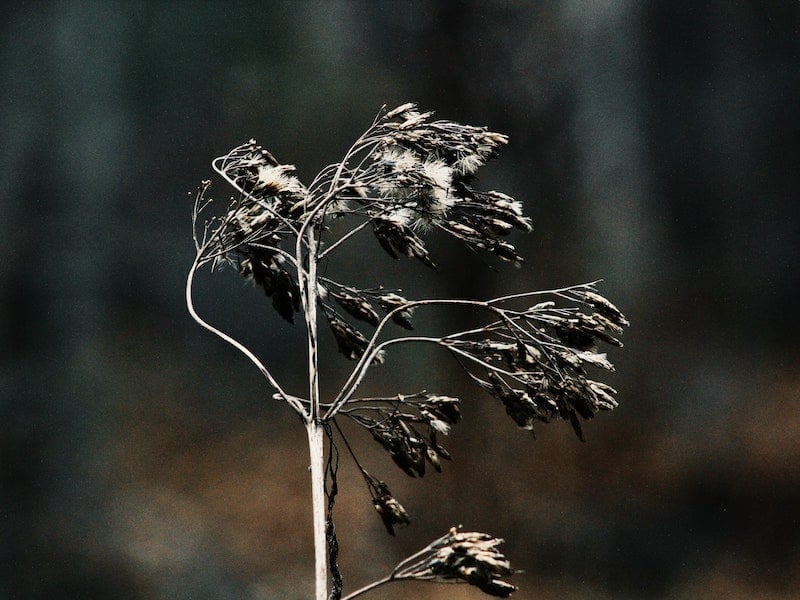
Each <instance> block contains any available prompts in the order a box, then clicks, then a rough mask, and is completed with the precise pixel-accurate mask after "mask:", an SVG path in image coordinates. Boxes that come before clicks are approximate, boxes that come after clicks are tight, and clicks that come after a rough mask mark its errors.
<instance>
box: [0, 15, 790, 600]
mask: <svg viewBox="0 0 800 600" xmlns="http://www.w3.org/2000/svg"><path fill="white" fill-rule="evenodd" d="M0 16H1V17H2V26H1V29H0V31H2V40H1V41H0V48H1V50H0V73H2V76H3V81H4V85H3V89H2V92H1V93H0V124H1V125H0V132H1V135H0V152H2V160H1V161H0V165H1V166H0V232H2V235H0V336H1V337H0V357H1V361H2V362H0V401H1V402H2V404H1V405H0V410H1V411H2V413H0V414H1V415H2V421H3V425H2V436H0V465H1V468H2V492H1V493H2V496H1V499H0V532H1V533H2V560H1V561H0V597H2V598H43V599H44V598H48V599H49V598H131V599H140V598H186V599H189V598H191V599H198V598H209V599H211V598H214V599H218V598H252V599H259V600H260V599H267V598H298V599H300V598H308V597H310V596H311V589H312V584H311V575H312V566H311V563H312V556H313V555H312V551H311V548H310V527H311V525H310V514H308V513H309V511H310V509H309V492H308V482H307V472H306V465H307V457H306V447H305V436H304V432H303V430H302V427H301V426H300V425H299V423H297V420H296V418H294V417H293V416H292V414H291V413H290V412H289V410H288V409H286V408H285V407H283V406H280V405H277V404H276V403H274V402H273V401H271V400H270V399H269V397H268V396H269V393H268V389H267V388H266V386H265V385H264V384H263V382H262V381H261V380H260V379H259V375H258V373H257V371H255V369H253V368H252V366H250V365H249V363H247V361H246V360H245V359H244V358H243V357H241V356H240V355H238V354H237V353H236V352H235V351H234V350H233V349H232V348H230V347H228V346H226V345H224V344H223V343H222V342H221V341H219V340H217V339H215V338H213V337H212V336H210V335H209V334H207V333H206V332H204V331H203V330H201V329H200V328H199V327H197V326H196V325H195V324H194V323H193V322H192V321H191V320H190V318H189V317H188V315H187V313H186V309H185V306H184V304H183V292H184V289H183V286H184V281H185V274H186V271H187V269H188V266H189V265H190V263H191V260H192V258H193V246H192V242H191V237H190V236H191V230H190V220H189V216H190V208H191V200H192V198H191V193H192V192H193V190H194V188H195V186H196V185H197V184H199V182H200V181H201V180H202V179H206V178H210V177H211V175H212V171H211V168H210V161H211V159H212V158H213V157H215V156H218V155H220V154H223V153H225V152H226V151H227V150H229V149H230V148H231V147H233V146H234V145H237V144H239V143H242V142H245V141H247V140H248V139H249V138H256V139H257V140H258V141H259V143H261V144H263V145H264V146H265V147H267V148H269V149H270V150H271V151H272V152H273V154H275V155H276V156H277V157H278V158H279V159H280V160H282V161H284V162H288V163H292V164H296V165H297V166H298V172H299V174H300V176H301V178H302V179H304V180H305V181H310V180H311V178H312V177H313V176H314V174H315V173H316V172H317V171H318V170H319V169H320V168H322V167H323V166H325V165H326V164H328V163H330V162H333V161H335V160H338V157H340V156H341V155H342V153H343V152H344V151H345V150H346V149H347V147H348V146H349V145H350V143H351V142H352V141H353V140H354V139H355V138H356V137H357V135H358V134H359V133H361V131H363V130H364V129H365V128H366V127H367V126H368V125H369V123H370V122H371V120H372V118H373V116H374V115H375V113H376V112H377V110H378V109H379V108H380V106H381V105H383V104H384V103H385V104H388V105H390V106H392V105H397V104H400V103H403V102H407V101H414V102H417V103H418V104H419V105H420V106H421V107H422V108H423V109H435V110H436V111H437V114H438V115H440V116H441V117H442V118H447V119H452V120H460V121H464V122H467V123H472V124H476V125H484V124H485V125H489V126H490V127H491V128H492V129H493V130H495V131H500V132H503V133H507V134H509V136H510V137H511V143H510V145H509V146H508V148H507V149H506V151H505V152H504V154H503V155H502V156H501V158H500V159H499V160H498V161H496V162H495V163H493V164H491V165H489V166H488V167H487V168H486V169H485V172H484V174H483V175H482V179H481V185H482V186H483V187H484V188H486V189H492V188H494V189H499V190H502V191H504V192H506V193H508V194H510V195H513V196H514V197H516V198H518V199H520V200H522V201H523V202H524V204H525V207H526V211H527V213H528V214H529V215H530V216H531V217H532V218H533V222H534V232H533V234H531V235H530V236H527V237H526V238H523V237H517V238H514V242H515V244H516V245H517V247H518V248H519V249H520V250H521V253H522V254H523V255H524V256H525V257H526V258H527V264H526V266H525V268H523V269H522V270H514V269H511V268H509V267H507V266H505V265H498V264H496V263H495V261H493V260H492V259H491V258H490V257H479V256H474V255H472V254H470V253H469V252H466V251H465V250H464V249H463V248H460V247H457V246H453V245H448V244H447V243H444V242H438V241H437V240H433V241H432V242H431V248H432V251H433V252H435V253H436V261H437V264H439V265H440V267H441V268H440V271H439V272H438V273H432V272H429V271H426V270H425V269H424V267H421V266H420V265H418V264H414V263H413V262H411V261H407V262H403V263H398V264H390V263H389V262H388V261H387V260H386V259H385V257H384V256H383V255H381V254H380V249H379V247H378V246H377V245H376V244H374V242H373V243H370V244H366V245H364V246H363V248H360V247H358V248H356V249H355V251H353V252H352V258H353V263H352V264H348V265H345V266H343V267H340V268H341V269H343V272H344V273H348V272H350V273H351V275H352V276H353V277H360V278H363V279H366V280H369V279H371V278H372V277H373V276H374V277H375V278H376V279H378V280H377V281H374V283H375V284H377V283H384V284H389V285H392V281H387V280H386V277H388V275H391V276H394V275H395V274H397V277H399V278H401V283H402V286H403V287H404V288H405V289H406V290H407V292H408V295H409V296H412V297H421V296H423V295H429V296H436V297H452V296H467V297H477V298H488V297H492V296H494V295H499V294H501V293H511V292H515V291H521V290H525V289H534V288H541V289H544V288H548V287H554V286H563V285H567V284H572V283H581V282H585V281H591V280H594V279H598V278H603V279H604V280H605V281H604V283H603V284H602V288H601V289H602V291H603V293H604V294H606V295H608V297H610V298H611V299H612V300H613V301H614V302H615V303H616V304H617V305H618V306H620V307H621V308H622V309H623V310H624V311H625V312H626V314H627V316H628V318H629V319H630V321H631V322H632V327H631V328H630V330H629V331H627V332H626V335H625V343H626V347H625V348H624V349H623V350H619V351H614V352H613V353H612V358H613V359H614V361H615V363H616V364H617V372H616V373H615V374H614V375H613V377H612V380H613V381H612V383H613V384H614V385H615V386H616V387H617V388H618V390H619V399H620V401H621V406H620V408H619V409H617V411H615V413H612V414H603V415H601V416H600V417H599V418H598V419H596V420H595V421H593V422H591V423H588V424H587V425H586V427H585V432H586V434H587V438H588V441H587V443H585V444H581V443H580V442H578V441H577V440H575V439H574V437H573V436H572V434H571V431H570V430H569V429H570V428H569V426H567V425H566V424H563V423H559V424H552V425H550V426H547V427H542V428H540V429H539V430H538V432H537V433H538V439H537V440H536V441H535V442H534V441H532V440H531V439H530V437H529V435H527V434H526V433H525V432H521V431H518V430H516V428H515V426H514V424H513V422H512V421H511V420H510V419H509V418H508V417H507V416H505V415H504V414H503V409H502V407H501V406H498V405H496V404H495V403H494V402H493V401H492V399H491V398H489V397H488V396H482V395H481V394H480V393H479V392H477V391H475V390H474V389H473V388H471V387H469V382H467V381H465V380H464V377H463V375H462V374H461V373H460V371H459V370H458V369H456V368H454V364H453V362H452V361H451V360H449V359H448V357H446V356H442V355H439V354H435V353H431V354H430V355H427V354H425V355H423V356H420V355H419V354H417V353H416V352H414V353H412V352H408V353H406V354H403V353H400V354H398V355H397V356H394V357H390V360H389V362H388V364H387V365H384V366H383V367H382V369H383V371H381V372H376V373H377V375H376V376H375V377H373V379H372V380H371V382H370V384H369V385H370V388H369V389H371V390H372V391H378V390H380V391H381V392H384V393H389V394H393V393H397V392H410V391H415V390H418V389H421V388H423V387H424V388H428V389H434V390H436V391H439V392H442V393H448V394H451V395H458V396H459V397H461V398H462V399H463V400H464V402H465V407H464V413H465V415H464V417H465V418H464V422H463V423H462V424H461V425H459V426H458V427H457V428H455V430H454V431H453V432H452V434H451V436H450V439H449V440H447V447H448V449H449V450H450V451H451V453H452V454H453V455H454V461H453V463H452V464H450V463H448V464H446V465H444V473H443V474H441V475H436V474H431V475H429V476H427V477H425V479H424V480H419V481H415V480H410V479H408V478H407V477H406V476H405V475H404V474H403V473H402V472H400V471H399V470H398V469H396V467H394V465H392V464H391V461H390V460H389V459H388V457H387V456H385V454H384V453H382V451H381V450H380V448H378V447H377V446H376V445H375V444H373V443H372V442H371V441H370V440H369V439H367V438H366V437H364V436H362V435H360V434H359V432H355V431H354V432H352V436H351V437H352V442H353V444H354V446H355V447H356V448H357V449H358V451H359V452H360V454H361V455H362V456H363V461H364V462H365V464H366V465H367V468H369V469H370V471H371V472H373V473H374V474H375V475H377V476H379V477H380V478H382V479H385V480H386V481H387V483H389V485H390V486H391V488H392V491H393V492H394V494H395V495H396V496H397V497H398V498H399V499H400V500H401V501H402V502H403V504H404V505H405V506H406V508H407V509H408V510H409V511H410V512H411V515H412V520H413V522H412V525H411V526H410V527H409V528H406V529H404V530H402V531H399V532H398V536H397V538H387V536H386V535H385V532H384V531H383V528H382V525H381V523H380V521H379V519H378V517H377V516H376V515H375V514H374V511H373V509H372V507H371V505H370V503H369V497H368V495H367V491H366V489H365V487H364V485H363V482H362V481H360V480H359V479H358V476H357V474H356V473H355V471H354V469H353V468H352V467H351V466H350V465H349V464H348V463H347V461H346V460H345V459H344V457H343V460H342V469H341V472H340V488H341V491H340V496H339V502H338V504H337V507H336V511H337V513H336V515H337V519H338V528H339V541H340V544H341V546H342V554H341V561H342V568H343V572H344V575H345V586H346V589H349V590H351V591H352V590H353V589H355V588H356V587H358V586H360V585H362V584H364V583H367V582H368V581H370V580H371V579H373V578H376V577H378V576H380V575H382V574H385V573H386V572H387V571H388V569H390V568H391V566H393V565H394V564H395V563H396V562H397V561H398V560H399V559H400V558H402V557H403V556H405V555H406V554H408V553H410V552H411V551H413V550H415V549H417V548H419V547H422V546H424V545H425V544H426V543H427V542H428V541H430V540H432V539H434V538H435V537H438V536H439V535H440V534H442V533H444V532H445V531H446V530H447V529H448V528H449V527H450V526H452V525H455V524H457V523H463V524H464V525H465V527H467V528H470V529H483V530H486V531H489V532H490V533H492V534H494V535H498V536H501V537H504V538H505V539H506V540H507V543H506V546H505V550H506V552H507V554H508V555H509V556H510V558H511V559H512V562H513V564H514V565H515V566H516V567H517V568H519V569H522V570H524V573H522V574H520V575H518V576H516V577H515V578H514V582H515V583H517V584H518V585H520V586H521V588H522V589H521V590H520V591H519V592H518V593H517V594H516V595H515V596H514V597H515V598H520V599H522V598H587V599H588V598H687V599H688V598H719V597H725V598H792V597H796V593H797V591H796V590H797V589H800V521H799V520H798V516H797V515H798V510H797V507H798V506H800V344H799V343H798V339H800V335H799V334H800V327H799V326H798V319H797V314H796V313H797V307H798V304H799V301H800V218H799V217H798V208H797V201H798V190H800V168H798V160H799V159H800V109H798V107H800V5H798V4H797V3H796V2H783V3H782V2H732V3H724V4H719V5H712V4H707V3H694V2H678V3H675V2H668V1H664V0H656V1H653V2H647V3H636V2H615V3H606V2H581V1H577V0H574V1H569V2H567V1H565V2H539V3H530V4H529V3H524V2H509V3H500V2H490V3H484V2H476V1H475V2H453V3H449V2H448V3H445V2H397V3H390V2H330V3H328V2H307V3H306V2H265V3H261V2H253V3H228V2H224V3H223V2H206V3H202V2H141V3H138V2H123V3H115V2H19V3H17V4H16V6H15V7H14V8H12V7H10V6H9V7H6V8H3V9H0ZM212 189H215V190H216V194H217V196H218V197H220V198H221V199H223V200H224V199H225V197H226V196H227V195H228V194H229V193H230V192H228V191H227V190H225V188H224V187H223V186H222V184H221V182H219V181H216V182H215V185H214V188H212ZM373 253H374V255H373ZM367 282H368V281H367ZM200 288H201V289H202V294H201V296H202V298H201V300H200V302H199V304H200V308H201V310H202V311H203V313H204V314H205V315H207V316H208V317H209V318H210V319H211V320H213V321H214V322H215V323H218V324H220V325H221V326H222V327H224V328H225V329H227V330H230V331H233V332H235V333H237V335H240V336H241V337H242V338H243V339H244V340H246V341H247V342H248V343H249V344H252V345H253V346H254V347H255V348H257V349H258V350H259V352H260V353H261V354H262V355H263V356H264V357H265V359H266V362H268V363H269V364H270V365H271V366H273V367H274V369H275V372H276V373H277V374H279V375H280V376H281V377H282V379H283V380H286V381H288V382H290V387H295V388H297V390H298V391H300V390H301V389H302V388H301V387H300V386H301V385H302V381H303V374H302V369H303V366H304V364H305V363H304V357H303V355H302V344H298V343H297V342H296V341H293V340H295V339H296V337H297V336H301V335H302V330H301V329H295V330H293V329H292V328H291V327H290V326H288V325H286V324H285V323H283V322H280V320H279V319H278V318H277V317H275V316H274V315H273V314H271V310H270V308H269V303H268V301H267V300H265V299H264V298H263V296H262V295H259V294H258V293H257V292H256V290H253V289H251V288H249V287H247V286H245V285H243V283H242V282H241V280H240V279H239V278H238V277H237V276H236V275H235V274H234V273H233V272H232V271H230V270H228V271H222V272H220V273H218V274H215V275H214V276H205V277H202V278H201V280H200ZM412 289H413V292H412ZM461 316H462V315H450V316H448V315H444V314H441V315H433V316H432V317H431V318H432V319H434V320H435V321H436V324H438V325H440V326H441V327H443V328H445V329H446V328H447V326H448V324H453V323H454V321H453V320H454V319H456V320H457V319H459V318H461ZM328 343H330V341H329V342H328ZM329 358H330V362H329V365H330V366H329V367H328V369H327V371H326V373H327V374H328V375H329V376H330V377H335V376H337V375H336V374H337V373H338V376H341V374H342V373H343V372H344V370H345V369H346V368H347V366H348V365H347V363H345V362H344V361H342V360H340V358H339V357H338V356H335V355H333V354H332V355H331V356H330V357H329ZM420 359H421V360H420ZM373 597H376V598H377V597H381V598H405V597H419V598H478V597H481V594H480V592H478V591H477V590H473V589H470V588H466V587H460V586H458V587H454V586H446V587H444V588H440V587H437V586H426V585H422V584H416V585H414V584H407V585H403V584H395V588H394V589H392V588H391V587H390V588H386V589H385V590H382V591H380V592H378V593H376V594H375V595H374V596H373Z"/></svg>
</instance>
